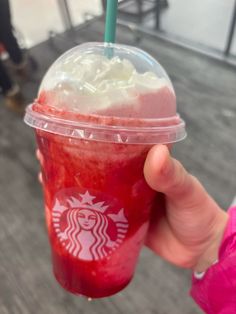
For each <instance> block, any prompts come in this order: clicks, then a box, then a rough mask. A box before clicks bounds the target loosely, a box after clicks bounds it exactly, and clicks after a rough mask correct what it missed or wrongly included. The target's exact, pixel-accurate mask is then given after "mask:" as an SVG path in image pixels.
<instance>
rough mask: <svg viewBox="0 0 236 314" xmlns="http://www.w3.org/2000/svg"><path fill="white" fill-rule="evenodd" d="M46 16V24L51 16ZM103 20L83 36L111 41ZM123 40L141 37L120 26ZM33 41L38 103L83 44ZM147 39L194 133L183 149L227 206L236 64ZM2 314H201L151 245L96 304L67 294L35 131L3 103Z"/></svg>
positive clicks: (26, 86) (235, 144) (28, 90)
mask: <svg viewBox="0 0 236 314" xmlns="http://www.w3.org/2000/svg"><path fill="white" fill-rule="evenodd" d="M42 22H43V21H42ZM102 32H103V24H102V22H101V21H97V22H95V23H93V24H92V25H91V26H89V27H87V28H85V29H83V30H81V31H78V32H77V33H76V39H77V41H78V42H84V41H101V40H102ZM118 41H119V42H121V43H129V44H131V45H132V44H134V37H133V35H132V33H131V32H130V31H129V30H127V29H125V28H121V27H119V28H118ZM54 44H55V46H54V49H52V47H51V46H50V44H49V42H45V43H42V44H40V45H38V46H37V47H35V48H33V49H32V51H31V54H32V55H33V56H34V57H35V58H36V59H37V61H38V63H39V71H38V72H36V73H34V74H33V78H32V80H31V81H30V82H27V83H23V84H22V88H23V90H24V92H25V94H26V98H27V101H31V100H32V99H33V98H34V97H35V95H36V91H37V88H38V84H39V81H40V79H41V78H42V75H43V73H44V72H45V70H46V69H47V67H48V66H49V65H50V64H51V62H52V61H53V60H54V59H55V58H56V57H57V56H58V55H59V54H60V53H62V52H63V51H65V50H67V49H68V48H69V47H71V46H73V45H74V44H73V42H72V40H71V38H70V37H69V36H65V37H58V38H55V39H54ZM139 46H140V47H141V48H143V49H145V50H147V51H148V52H149V53H151V54H152V55H153V56H154V57H156V58H158V59H159V61H160V62H161V63H162V65H163V66H164V67H165V68H166V70H167V71H168V73H169V74H170V76H171V78H172V80H173V83H174V86H175V89H176V93H177V98H178V110H179V112H180V114H181V115H182V116H183V118H184V119H185V120H186V123H187V131H188V138H187V139H186V140H185V141H184V142H183V143H181V144H178V145H176V147H175V149H174V155H175V156H176V157H177V158H178V159H180V160H181V161H182V162H183V163H184V165H185V166H186V168H187V169H188V170H189V171H191V172H192V173H193V174H194V175H196V176H197V177H198V178H199V179H200V180H201V181H202V183H203V184H204V185H205V187H206V188H207V190H208V191H209V193H211V194H212V195H213V197H214V198H215V199H216V200H217V201H218V202H219V204H220V205H221V206H222V207H223V208H225V209H226V208H227V206H228V205H229V204H230V202H231V200H232V199H233V197H234V195H235V194H236V179H235V178H236V167H235V164H236V141H235V139H236V70H235V69H232V68H230V67H228V66H226V65H223V64H220V63H217V62H215V61H213V60H210V59H208V58H206V57H203V56H199V55H197V54H193V53H192V52H189V51H187V50H183V49H181V48H178V47H176V46H173V45H170V44H167V43H165V42H163V41H159V40H156V39H154V38H151V37H150V38H148V37H146V38H145V39H142V41H141V42H140V44H139ZM0 121H1V123H0V204H1V205H0V314H31V313H34V314H78V313H79V314H83V313H86V314H93V313H94V314H100V313H102V314H108V313H109V314H111V313H112V314H113V313H114V314H116V313H124V314H133V313H135V314H194V313H201V311H199V310H198V308H197V307H196V306H195V304H194V303H193V301H192V300H191V299H190V297H189V296H188V289H189V287H190V273H189V272H187V271H184V270H181V269H177V268H175V267H174V266H171V265H169V264H167V263H165V262H164V261H162V260H161V259H160V258H158V257H156V256H155V255H154V254H152V253H151V252H150V251H149V250H147V249H144V250H143V251H142V254H141V257H140V261H139V265H138V268H137V271H136V275H135V278H134V280H133V281H132V283H131V284H130V285H129V286H128V288H127V289H125V290H124V291H122V292H121V293H119V294H117V295H116V296H114V297H111V298H107V299H102V300H95V301H92V302H88V301H87V300H86V299H83V298H79V297H75V296H73V295H70V294H68V293H66V292H65V291H63V290H62V289H61V288H60V287H59V286H58V284H57V283H56V281H55V280H54V278H53V275H52V274H51V266H50V251H49V246H48V242H47V236H46V229H45V226H44V215H43V203H42V195H41V189H40V186H39V184H38V181H37V172H38V168H39V167H38V164H37V161H36V160H35V156H34V150H35V144H34V136H33V132H32V130H31V129H30V128H28V127H27V126H25V125H24V124H23V122H22V120H21V119H20V118H19V117H18V116H17V115H15V114H13V113H11V112H9V111H8V110H7V109H6V108H5V107H4V104H3V103H2V101H1V106H0Z"/></svg>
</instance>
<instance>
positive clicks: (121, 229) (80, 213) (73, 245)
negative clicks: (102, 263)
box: [52, 191, 128, 261]
mask: <svg viewBox="0 0 236 314" xmlns="http://www.w3.org/2000/svg"><path fill="white" fill-rule="evenodd" d="M77 195H78V196H76V197H75V196H74V195H73V196H69V197H67V205H66V206H65V205H62V204H61V203H60V202H59V200H58V199H57V198H56V199H55V202H54V206H53V208H52V223H53V227H54V230H55V232H56V234H57V236H58V238H59V241H60V242H61V243H62V245H63V246H64V247H65V249H66V250H67V251H68V253H69V254H71V255H73V256H74V257H75V258H78V259H81V260H87V261H92V260H100V259H102V258H105V257H108V255H110V254H111V253H112V252H113V251H115V250H116V249H117V248H118V247H119V246H120V245H121V244H122V242H123V241H124V239H125V236H126V233H127V231H128V220H127V218H126V217H125V214H124V208H121V209H120V210H119V211H118V213H117V214H109V213H108V214H106V211H107V210H109V205H106V204H105V202H95V201H94V200H95V199H96V197H95V196H93V195H91V194H90V193H89V191H86V192H85V193H84V194H79V193H78V194H77ZM62 215H66V228H65V229H64V230H63V231H62V229H61V217H62ZM109 221H112V222H113V223H114V226H115V227H116V234H117V238H116V240H115V241H114V240H112V239H111V238H110V236H109V234H108V232H107V229H108V225H109Z"/></svg>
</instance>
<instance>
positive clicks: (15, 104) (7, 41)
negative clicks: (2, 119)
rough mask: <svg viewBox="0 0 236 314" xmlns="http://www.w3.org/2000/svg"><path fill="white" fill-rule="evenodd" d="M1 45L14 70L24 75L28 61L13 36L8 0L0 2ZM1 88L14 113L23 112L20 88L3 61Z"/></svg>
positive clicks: (0, 77)
mask: <svg viewBox="0 0 236 314" xmlns="http://www.w3.org/2000/svg"><path fill="white" fill-rule="evenodd" d="M0 45H1V47H3V49H4V50H5V51H6V52H7V53H8V54H9V57H10V59H11V61H12V64H13V69H14V70H15V71H16V72H17V73H18V74H20V75H21V74H23V73H24V71H25V68H26V66H27V60H26V58H25V57H24V55H23V53H22V51H21V49H20V47H19V45H18V42H17V40H16V38H15V36H14V34H13V28H12V24H11V13H10V6H9V1H8V0H0ZM0 88H1V92H2V94H3V96H4V99H5V103H6V105H7V106H8V107H9V108H11V109H13V110H14V111H20V112H21V111H23V105H24V101H23V95H22V93H21V91H20V88H19V86H18V85H17V84H16V83H14V82H13V81H12V79H11V77H10V76H9V74H8V73H7V70H6V68H5V67H4V64H3V62H2V61H1V60H0Z"/></svg>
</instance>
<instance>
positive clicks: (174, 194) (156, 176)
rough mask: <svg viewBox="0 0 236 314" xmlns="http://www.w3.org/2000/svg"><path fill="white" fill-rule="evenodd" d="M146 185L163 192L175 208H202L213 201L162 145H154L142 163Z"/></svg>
mask: <svg viewBox="0 0 236 314" xmlns="http://www.w3.org/2000/svg"><path fill="white" fill-rule="evenodd" d="M144 176H145V179H146V181H147V183H148V185H149V186H150V187H151V188H152V189H154V190H156V191H158V192H162V193H164V194H165V195H166V196H167V197H168V199H169V200H171V202H172V203H174V204H175V207H176V208H178V209H179V208H186V207H188V208H192V209H193V208H195V209H198V210H199V209H200V208H204V205H206V203H208V202H214V201H213V200H212V199H211V197H210V196H209V195H208V193H207V192H206V191H205V189H204V188H203V186H202V185H201V184H200V182H199V181H198V180H197V179H196V178H195V177H193V176H192V175H191V174H189V173H188V172H187V171H186V170H185V169H184V167H183V166H182V165H181V163H180V162H179V161H178V160H176V159H174V158H171V156H170V153H169V150H168V148H167V147H166V146H164V145H156V146H154V147H152V149H151V150H150V151H149V153H148V156H147V158H146V162H145V165H144Z"/></svg>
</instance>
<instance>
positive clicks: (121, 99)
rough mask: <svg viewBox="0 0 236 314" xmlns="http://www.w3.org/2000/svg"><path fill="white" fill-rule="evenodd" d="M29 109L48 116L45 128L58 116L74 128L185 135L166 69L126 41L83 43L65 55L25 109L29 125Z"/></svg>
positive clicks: (56, 63) (51, 68) (30, 113)
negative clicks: (83, 126) (88, 127)
mask: <svg viewBox="0 0 236 314" xmlns="http://www.w3.org/2000/svg"><path fill="white" fill-rule="evenodd" d="M33 112H35V114H36V112H37V115H38V116H37V119H39V115H40V119H42V115H43V116H47V118H48V117H49V116H50V121H51V122H50V123H49V124H50V125H51V127H50V128H49V129H48V130H49V131H52V129H53V130H54V128H53V125H52V121H53V123H54V125H55V123H58V121H57V122H56V120H58V119H59V120H60V121H61V122H60V123H62V121H63V124H64V125H65V124H67V125H69V124H70V125H72V124H73V125H74V126H73V128H75V124H76V125H77V126H79V125H80V126H81V123H82V124H83V123H85V124H89V125H90V127H91V125H93V127H95V128H98V129H100V128H104V127H105V128H106V129H107V128H108V129H109V127H110V130H111V129H112V130H113V131H114V129H117V130H118V128H120V127H122V128H126V130H127V128H128V129H130V128H138V129H139V130H140V128H141V127H142V128H149V129H150V128H152V132H157V131H158V130H159V132H160V131H161V129H162V132H164V130H165V131H167V128H168V130H169V133H171V131H170V129H172V133H173V134H172V135H171V136H169V137H168V139H169V140H168V142H172V141H178V140H180V139H182V138H183V137H184V136H185V128H184V123H183V121H182V120H181V119H180V118H179V116H178V115H177V114H176V97H175V92H174V89H173V86H172V84H171V81H170V79H169V77H168V75H167V73H166V72H165V70H164V69H163V67H162V66H161V65H160V64H159V63H158V62H157V61H156V60H155V59H154V58H153V57H151V56H150V55H149V54H147V53H146V52H144V51H143V50H141V49H138V48H135V47H131V46H126V45H118V44H104V43H86V44H82V45H79V46H77V47H74V48H72V49H71V50H69V51H67V52H66V53H64V54H63V55H62V56H61V57H59V58H58V59H57V60H56V61H55V62H54V63H53V64H52V66H51V67H50V68H49V70H48V71H47V73H46V75H45V76H44V78H43V80H42V83H41V85H40V88H39V93H38V98H37V99H36V101H35V103H34V104H33V106H31V107H30V108H28V111H27V114H26V118H25V121H26V122H27V123H28V124H30V123H31V125H32V121H31V122H30V123H29V118H31V119H32V118H33V117H32V113H33ZM27 115H28V116H27ZM29 116H30V117H29ZM27 117H28V120H27ZM37 119H36V120H37ZM72 122H73V123H72ZM47 125H48V122H47ZM32 126H34V127H36V128H37V123H36V124H35V122H34V125H32ZM57 126H58V125H57ZM47 127H48V126H47ZM154 128H158V130H157V129H156V131H155V130H154ZM54 131H55V130H54ZM57 132H58V129H57ZM132 132H137V130H134V129H132ZM176 132H177V133H178V134H177V133H176ZM69 133H70V132H69ZM67 134H68V133H67ZM146 135H147V134H146ZM142 141H143V140H142ZM151 142H156V141H155V140H153V139H152V140H151Z"/></svg>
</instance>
